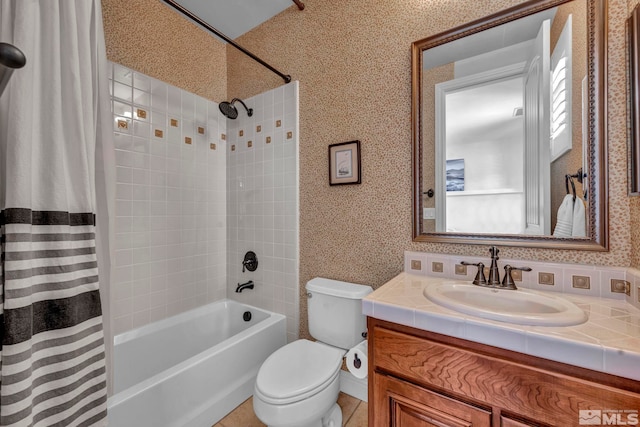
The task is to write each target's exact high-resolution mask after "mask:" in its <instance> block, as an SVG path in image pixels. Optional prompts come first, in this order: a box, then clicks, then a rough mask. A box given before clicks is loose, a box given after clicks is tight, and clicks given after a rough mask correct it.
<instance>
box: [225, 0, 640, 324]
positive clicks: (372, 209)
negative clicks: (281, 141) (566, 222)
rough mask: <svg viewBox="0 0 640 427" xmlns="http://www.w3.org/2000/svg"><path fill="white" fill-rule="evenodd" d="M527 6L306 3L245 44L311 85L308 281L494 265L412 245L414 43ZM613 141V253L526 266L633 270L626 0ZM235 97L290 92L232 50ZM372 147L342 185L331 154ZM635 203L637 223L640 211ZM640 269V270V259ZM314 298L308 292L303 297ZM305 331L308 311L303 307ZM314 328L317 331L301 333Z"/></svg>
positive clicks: (561, 253) (618, 29)
mask: <svg viewBox="0 0 640 427" xmlns="http://www.w3.org/2000/svg"><path fill="white" fill-rule="evenodd" d="M518 3H520V2H519V1H516V0H511V1H509V0H493V1H487V2H476V1H471V0H459V1H455V2H451V1H443V0H432V1H428V2H425V1H423V0H409V1H402V2H400V1H385V2H380V1H376V0H352V1H349V2H328V1H322V0H306V1H305V4H306V8H305V10H304V11H298V10H297V9H294V8H289V9H287V10H286V11H285V12H283V13H281V14H280V15H278V16H276V17H274V18H273V19H271V20H270V21H268V22H266V23H265V24H263V25H261V26H260V27H258V28H256V29H254V30H253V31H251V32H249V33H247V34H245V35H244V36H242V37H240V38H239V42H240V43H241V44H242V45H244V46H245V47H247V48H249V49H250V50H252V51H253V52H255V53H256V54H258V55H259V56H261V57H263V58H264V59H265V60H267V61H268V62H270V63H272V65H274V66H276V67H278V68H280V69H281V70H282V71H283V72H285V73H288V74H291V76H292V77H293V78H294V79H296V80H299V81H300V192H301V194H300V282H301V286H304V283H306V282H307V281H308V280H309V279H311V278H313V277H315V276H325V277H329V278H334V279H341V280H348V281H355V282H360V283H364V284H370V285H372V286H374V287H377V286H379V285H381V284H383V283H384V282H385V281H387V280H389V279H390V278H392V277H393V276H394V275H396V274H397V273H399V272H400V271H401V270H402V257H403V251H404V250H415V251H429V252H441V253H450V254H466V255H482V256H484V255H487V247H486V246H473V245H459V244H422V243H415V242H412V240H411V120H410V114H411V105H410V97H411V71H410V64H411V57H410V46H411V42H413V41H414V40H418V39H421V38H424V37H426V36H429V35H433V34H437V33H438V32H441V31H443V30H446V29H448V28H452V27H454V26H457V25H460V24H462V23H465V22H469V21H471V20H474V19H477V18H481V17H483V16H486V15H488V14H490V13H493V12H496V11H498V10H501V9H504V8H507V7H509V6H513V5H515V4H518ZM608 3H609V34H608V38H609V39H608V49H609V60H608V70H609V71H608V79H609V84H610V91H609V99H608V102H609V104H608V125H609V127H608V138H609V140H608V142H609V161H610V166H609V197H610V205H611V206H610V210H609V214H610V221H609V222H610V251H609V252H586V251H567V250H551V249H527V248H510V247H503V248H502V249H503V250H502V252H501V255H503V256H504V257H509V258H516V259H532V260H540V261H545V260H549V261H551V260H553V261H562V262H574V263H584V264H600V265H611V266H628V265H629V263H630V253H631V242H632V241H633V242H634V245H635V248H636V251H635V252H638V249H640V237H638V236H637V234H638V232H637V231H634V233H635V237H634V239H632V238H631V237H630V217H629V212H630V210H629V205H630V199H629V197H628V196H627V190H626V182H627V176H626V170H627V152H626V147H627V120H626V114H627V107H626V103H627V96H626V83H625V82H626V62H625V61H626V60H625V50H624V49H625V19H626V17H627V10H628V5H627V1H626V0H610V1H609V2H608ZM227 55H228V56H227V58H228V71H229V74H228V87H227V89H228V93H229V96H240V97H246V96H250V95H253V94H254V93H259V92H261V91H264V90H266V89H269V88H271V87H274V86H275V85H278V84H280V82H281V81H280V80H279V78H278V77H277V76H275V75H273V74H271V73H270V72H269V71H267V70H265V69H264V68H262V67H260V66H259V65H256V64H254V63H252V62H251V61H248V60H247V59H246V58H242V57H240V56H239V55H238V54H237V53H236V52H233V51H232V50H228V51H227ZM354 139H359V140H361V141H362V180H363V181H362V184H361V185H356V186H338V187H330V186H329V185H328V182H327V146H328V145H329V144H333V143H338V142H343V141H350V140H354ZM637 205H638V203H635V202H634V206H635V210H634V213H636V215H637V213H638V212H639V210H638V208H637ZM635 262H636V263H637V260H636V261H635ZM303 295H304V294H303ZM300 318H301V321H302V322H304V321H305V320H304V319H306V301H304V300H303V301H301V311H300ZM304 330H305V325H304V324H303V325H302V327H301V331H304Z"/></svg>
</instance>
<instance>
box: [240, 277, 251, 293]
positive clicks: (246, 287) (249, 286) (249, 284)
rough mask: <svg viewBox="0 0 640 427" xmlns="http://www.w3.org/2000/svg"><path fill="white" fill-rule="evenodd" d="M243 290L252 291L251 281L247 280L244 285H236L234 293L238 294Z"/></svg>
mask: <svg viewBox="0 0 640 427" xmlns="http://www.w3.org/2000/svg"><path fill="white" fill-rule="evenodd" d="M245 289H253V280H249V281H248V282H246V283H242V284H240V283H238V287H237V288H236V292H238V293H240V292H242V291H244V290H245Z"/></svg>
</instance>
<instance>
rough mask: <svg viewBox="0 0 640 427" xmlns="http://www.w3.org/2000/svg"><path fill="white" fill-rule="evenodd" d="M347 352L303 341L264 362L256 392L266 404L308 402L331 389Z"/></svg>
mask: <svg viewBox="0 0 640 427" xmlns="http://www.w3.org/2000/svg"><path fill="white" fill-rule="evenodd" d="M344 353H345V352H344V350H342V349H339V348H335V347H331V346H328V345H326V344H322V343H318V342H312V341H309V340H305V339H301V340H297V341H294V342H292V343H290V344H287V345H285V346H284V347H281V348H280V349H278V350H276V351H275V352H274V353H273V354H272V355H271V356H269V357H268V358H267V360H265V362H264V363H263V364H262V367H261V368H260V370H259V372H258V376H257V378H256V387H255V390H256V392H258V393H259V394H260V396H259V397H260V399H262V400H263V401H264V402H267V403H271V404H275V405H285V404H288V403H293V402H297V401H300V400H303V399H306V398H307V397H309V396H312V395H314V394H317V393H318V392H320V391H321V390H323V389H324V388H326V387H327V386H329V385H330V384H331V383H332V382H333V381H334V380H335V378H336V377H337V375H338V374H339V371H340V367H341V366H342V357H343V356H344Z"/></svg>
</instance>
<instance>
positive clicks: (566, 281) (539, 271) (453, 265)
mask: <svg viewBox="0 0 640 427" xmlns="http://www.w3.org/2000/svg"><path fill="white" fill-rule="evenodd" d="M404 259H405V260H404V271H405V272H407V273H412V274H419V275H424V276H435V277H445V278H449V279H458V280H463V281H471V280H473V278H474V277H475V275H476V271H477V270H476V268H475V267H474V266H466V268H465V266H464V265H462V264H460V263H461V261H466V262H470V263H478V262H482V263H483V264H484V265H485V269H486V268H487V267H488V266H489V264H490V263H491V259H490V258H489V256H487V257H484V258H481V257H469V256H464V255H447V254H432V253H426V252H413V251H405V253H404ZM507 264H509V265H512V266H514V267H530V268H531V271H523V272H522V279H521V280H516V286H519V287H523V288H529V289H537V290H542V291H554V292H563V293H571V294H576V295H584V296H595V297H602V298H612V299H617V300H626V301H627V302H628V303H629V304H631V305H633V306H635V307H637V308H639V309H640V270H636V269H633V268H624V267H606V266H594V265H580V264H563V263H551V262H540V261H523V260H515V259H508V258H500V260H499V261H498V267H499V268H500V276H501V277H502V275H503V274H504V270H503V268H504V266H505V265H507ZM485 273H486V272H485ZM624 288H626V289H624ZM623 289H624V290H623ZM627 289H628V290H629V293H628V295H627V293H626V290H627Z"/></svg>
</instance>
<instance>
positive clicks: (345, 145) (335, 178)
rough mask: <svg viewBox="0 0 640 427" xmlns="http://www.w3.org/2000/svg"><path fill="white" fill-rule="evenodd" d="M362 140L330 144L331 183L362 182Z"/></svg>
mask: <svg viewBox="0 0 640 427" xmlns="http://www.w3.org/2000/svg"><path fill="white" fill-rule="evenodd" d="M360 178H361V177H360V141H349V142H342V143H340V144H332V145H330V146H329V184H330V185H344V184H360V182H361V179H360Z"/></svg>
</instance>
